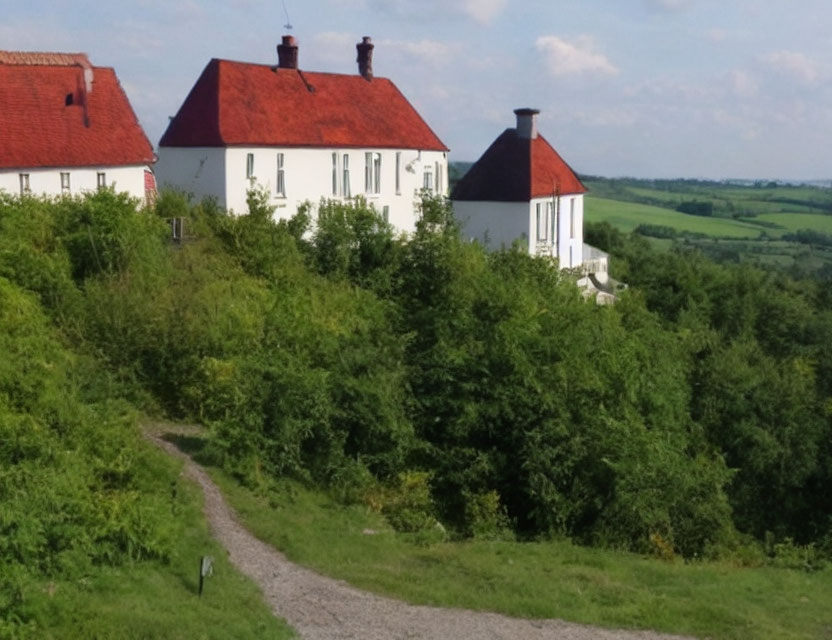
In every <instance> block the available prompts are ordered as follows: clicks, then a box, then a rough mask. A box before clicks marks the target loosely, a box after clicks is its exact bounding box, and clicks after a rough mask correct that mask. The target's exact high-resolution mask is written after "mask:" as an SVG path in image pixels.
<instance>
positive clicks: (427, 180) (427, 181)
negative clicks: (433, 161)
mask: <svg viewBox="0 0 832 640" xmlns="http://www.w3.org/2000/svg"><path fill="white" fill-rule="evenodd" d="M422 187H423V188H424V189H426V190H428V191H433V168H432V167H430V166H427V167H425V177H424V182H423V184H422Z"/></svg>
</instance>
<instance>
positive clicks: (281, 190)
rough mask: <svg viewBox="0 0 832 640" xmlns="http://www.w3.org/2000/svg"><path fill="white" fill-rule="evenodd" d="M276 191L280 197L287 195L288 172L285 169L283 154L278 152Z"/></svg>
mask: <svg viewBox="0 0 832 640" xmlns="http://www.w3.org/2000/svg"><path fill="white" fill-rule="evenodd" d="M274 193H275V195H276V196H277V197H278V198H285V197H286V174H285V172H284V170H283V154H282V153H278V154H277V180H276V181H275V188H274Z"/></svg>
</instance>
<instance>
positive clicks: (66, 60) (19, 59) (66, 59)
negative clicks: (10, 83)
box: [0, 50, 92, 67]
mask: <svg viewBox="0 0 832 640" xmlns="http://www.w3.org/2000/svg"><path fill="white" fill-rule="evenodd" d="M0 64H8V65H26V66H48V67H73V66H76V65H80V66H82V67H83V66H85V67H92V64H91V63H90V59H89V57H88V56H87V54H86V53H61V52H56V51H4V50H0Z"/></svg>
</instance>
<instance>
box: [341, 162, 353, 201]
mask: <svg viewBox="0 0 832 640" xmlns="http://www.w3.org/2000/svg"><path fill="white" fill-rule="evenodd" d="M341 166H342V167H343V169H344V180H343V184H342V185H341V187H342V189H343V190H344V197H345V198H351V197H352V190H351V189H350V155H349V154H348V153H345V154H344V157H343V160H342V162H341Z"/></svg>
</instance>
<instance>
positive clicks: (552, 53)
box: [534, 36, 618, 76]
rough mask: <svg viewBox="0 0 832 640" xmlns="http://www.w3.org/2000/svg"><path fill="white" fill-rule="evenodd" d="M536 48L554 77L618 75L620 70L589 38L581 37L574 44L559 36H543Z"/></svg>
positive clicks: (535, 44)
mask: <svg viewBox="0 0 832 640" xmlns="http://www.w3.org/2000/svg"><path fill="white" fill-rule="evenodd" d="M534 46H535V49H537V51H538V52H539V53H541V54H542V55H543V56H544V58H545V61H546V66H547V67H548V69H549V73H550V74H551V75H553V76H568V75H580V74H586V73H588V74H601V75H616V74H617V73H618V68H617V67H615V65H613V64H612V63H611V62H610V61H609V59H608V58H607V57H606V56H605V55H604V54H603V53H599V52H598V51H597V50H596V47H595V41H594V40H593V39H592V38H590V37H589V36H579V37H577V38H575V39H574V40H573V41H572V42H569V41H567V40H564V39H563V38H559V37H558V36H541V37H539V38H538V39H537V40H536V41H535V43H534Z"/></svg>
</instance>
